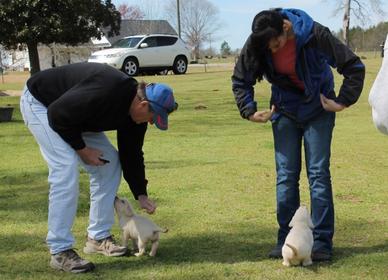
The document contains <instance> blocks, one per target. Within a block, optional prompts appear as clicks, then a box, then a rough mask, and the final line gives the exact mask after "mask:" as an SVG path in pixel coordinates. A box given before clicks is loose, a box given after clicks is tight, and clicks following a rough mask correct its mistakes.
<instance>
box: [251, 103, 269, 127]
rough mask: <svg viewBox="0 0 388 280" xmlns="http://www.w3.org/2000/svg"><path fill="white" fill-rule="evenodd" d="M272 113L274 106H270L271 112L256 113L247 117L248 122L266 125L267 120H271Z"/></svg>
mask: <svg viewBox="0 0 388 280" xmlns="http://www.w3.org/2000/svg"><path fill="white" fill-rule="evenodd" d="M274 112H275V105H272V107H271V111H268V110H267V111H257V112H256V113H254V114H253V115H250V116H249V120H250V121H252V122H258V123H266V122H267V121H268V120H269V119H271V117H272V115H273V113H274Z"/></svg>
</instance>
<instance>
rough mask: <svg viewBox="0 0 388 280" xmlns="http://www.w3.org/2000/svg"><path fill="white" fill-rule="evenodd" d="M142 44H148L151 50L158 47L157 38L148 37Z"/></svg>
mask: <svg viewBox="0 0 388 280" xmlns="http://www.w3.org/2000/svg"><path fill="white" fill-rule="evenodd" d="M142 43H147V45H148V47H149V48H152V47H156V46H158V41H157V37H148V38H146V39H144V41H143V42H142Z"/></svg>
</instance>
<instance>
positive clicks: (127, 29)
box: [3, 20, 177, 71]
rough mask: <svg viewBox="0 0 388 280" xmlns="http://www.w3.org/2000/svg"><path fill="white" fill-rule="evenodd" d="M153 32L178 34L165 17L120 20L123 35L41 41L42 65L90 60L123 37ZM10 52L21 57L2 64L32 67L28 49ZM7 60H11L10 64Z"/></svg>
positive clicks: (40, 58) (24, 67)
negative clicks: (76, 41)
mask: <svg viewBox="0 0 388 280" xmlns="http://www.w3.org/2000/svg"><path fill="white" fill-rule="evenodd" d="M107 30H108V28H103V29H102V31H103V32H104V34H107ZM153 33H157V34H174V35H177V33H176V31H175V30H174V28H172V26H171V25H170V24H169V23H168V21H166V20H121V25H120V35H118V36H113V37H107V36H102V38H101V39H100V40H97V39H94V38H92V39H91V40H90V41H89V42H88V43H86V44H82V45H78V46H66V45H62V44H50V45H43V44H40V45H39V46H38V52H39V60H40V68H41V70H44V69H48V68H52V67H57V66H61V65H65V64H70V63H76V62H83V61H87V60H88V58H89V56H90V54H91V53H92V52H94V51H98V50H101V49H103V48H107V47H110V46H111V45H112V44H113V43H115V42H116V41H117V40H118V39H120V38H123V37H127V36H132V35H138V34H153ZM9 52H10V55H8V56H7V57H15V58H16V57H17V58H18V59H15V60H13V59H11V61H10V60H7V61H3V65H4V66H5V67H6V68H9V69H11V70H17V71H23V70H29V68H30V63H29V60H28V51H27V50H21V51H20V50H14V51H9ZM4 55H6V54H4ZM5 62H8V63H9V64H8V65H7V64H6V63H5Z"/></svg>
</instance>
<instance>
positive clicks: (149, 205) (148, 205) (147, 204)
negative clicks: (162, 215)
mask: <svg viewBox="0 0 388 280" xmlns="http://www.w3.org/2000/svg"><path fill="white" fill-rule="evenodd" d="M138 200H139V204H140V207H141V208H142V209H144V210H146V212H147V213H148V214H153V213H154V212H155V210H156V204H155V202H153V201H152V200H150V199H148V196H146V195H139V197H138Z"/></svg>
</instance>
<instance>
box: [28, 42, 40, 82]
mask: <svg viewBox="0 0 388 280" xmlns="http://www.w3.org/2000/svg"><path fill="white" fill-rule="evenodd" d="M27 47H28V57H29V59H30V68H31V69H30V73H31V76H32V75H34V74H35V73H37V72H39V71H40V63H39V53H38V43H37V42H28V43H27Z"/></svg>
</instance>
